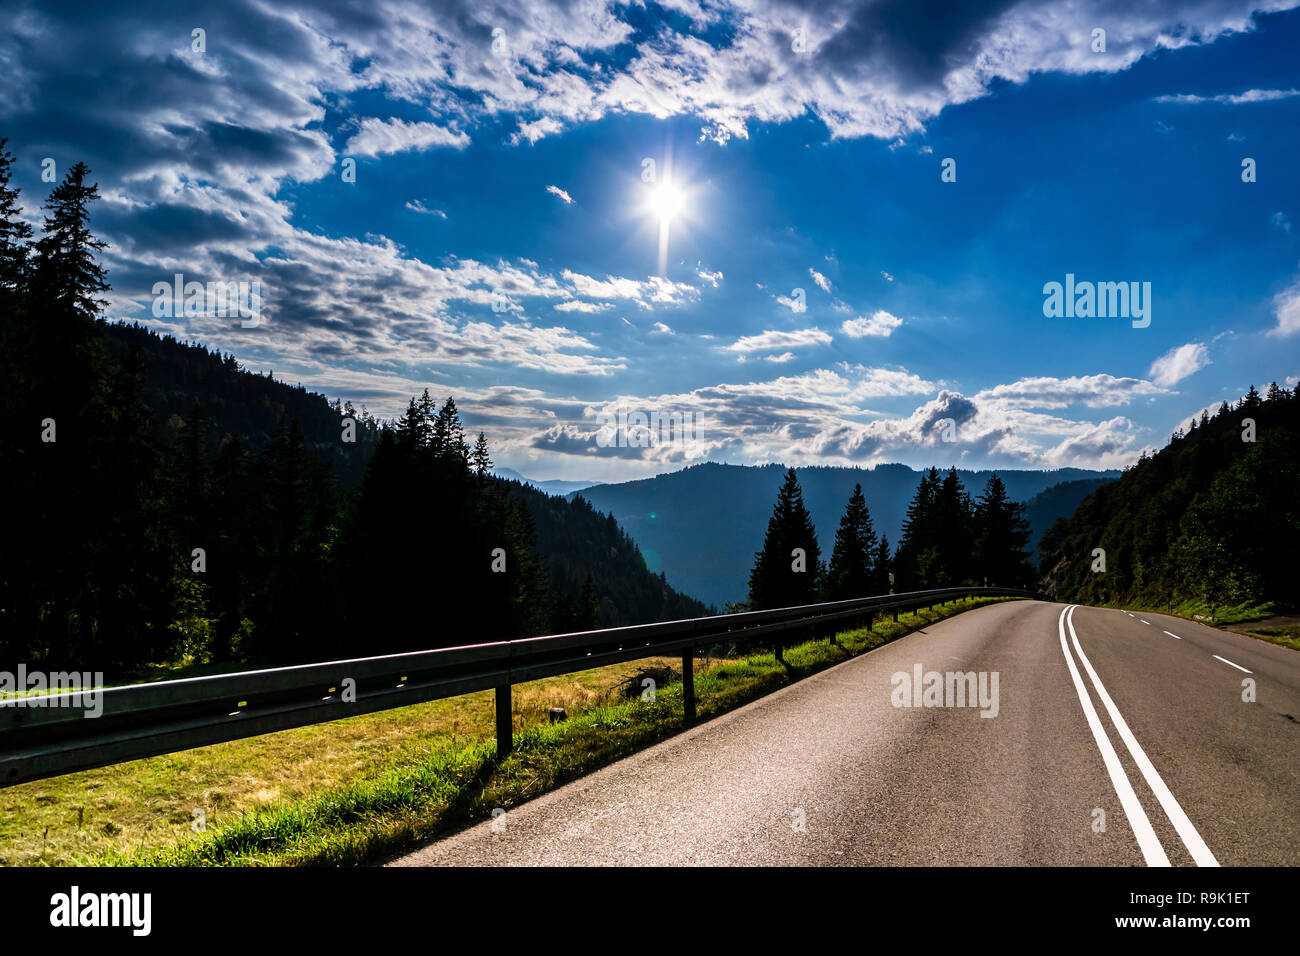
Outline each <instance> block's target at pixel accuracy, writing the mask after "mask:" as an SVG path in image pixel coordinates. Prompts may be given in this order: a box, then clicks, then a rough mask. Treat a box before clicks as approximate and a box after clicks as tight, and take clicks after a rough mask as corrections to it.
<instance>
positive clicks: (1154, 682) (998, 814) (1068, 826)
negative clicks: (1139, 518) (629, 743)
mask: <svg viewBox="0 0 1300 956" xmlns="http://www.w3.org/2000/svg"><path fill="white" fill-rule="evenodd" d="M1070 607H1071V606H1069V605H1061V604H1047V603H1041V602H1036V601H1023V602H1013V603H1006V604H997V605H991V606H988V607H984V608H980V609H977V610H974V611H968V612H966V613H964V614H960V615H958V616H956V617H953V618H949V619H947V620H945V621H941V622H939V623H938V624H935V625H933V626H932V627H929V628H927V629H925V630H924V631H918V632H916V633H913V634H910V635H908V636H906V637H903V638H901V639H899V640H897V641H895V642H893V643H891V644H887V645H885V646H884V647H881V648H879V649H877V650H875V651H872V652H871V653H869V654H865V655H862V656H861V657H858V658H855V659H853V660H850V661H846V662H845V663H843V664H840V665H838V666H836V667H833V668H830V669H829V670H826V671H823V672H821V673H819V674H817V675H815V676H813V677H810V678H807V679H806V680H803V681H800V682H798V683H797V684H794V685H791V686H789V687H786V688H783V689H782V690H780V691H778V692H776V693H774V694H771V695H769V696H767V697H764V698H762V699H761V700H758V701H755V702H753V703H751V704H749V705H747V706H745V707H743V708H740V709H738V710H736V711H733V712H731V713H729V714H726V715H724V716H722V717H718V718H716V719H714V720H711V721H709V722H708V723H705V724H702V725H700V726H698V727H695V728H693V729H692V730H690V731H688V732H686V733H683V734H681V735H679V736H677V737H675V738H673V739H671V740H668V741H665V742H664V743H662V744H659V745H657V746H654V747H651V748H649V749H647V750H645V751H642V752H641V753H638V754H636V755H634V756H632V757H628V758H626V759H624V760H621V761H619V762H618V763H616V764H613V765H611V766H609V767H606V768H605V769H603V770H600V771H598V772H596V773H594V774H591V775H590V776H587V777H584V778H583V779H581V780H578V781H575V782H573V783H571V784H568V785H567V786H564V787H562V788H560V789H558V790H555V791H553V792H552V793H549V794H546V795H544V796H542V797H539V798H537V799H536V800H532V801H530V802H528V803H526V804H524V805H522V806H519V807H515V808H513V809H511V810H509V811H508V812H507V813H506V814H505V815H504V816H503V817H501V818H499V819H498V820H497V821H495V824H496V825H495V827H494V825H493V823H492V822H485V823H483V824H480V825H477V826H474V827H471V828H469V829H467V830H464V831H462V832H460V833H458V834H455V835H452V836H450V837H448V838H446V839H442V840H439V841H437V842H435V843H432V844H430V845H429V846H426V847H424V848H422V849H420V850H418V851H416V852H414V853H412V854H410V855H408V856H405V857H403V858H401V859H399V860H396V861H394V862H393V863H392V864H390V865H395V866H427V865H487V866H500V865H625V864H643V865H646V864H649V865H682V864H687V865H701V864H704V865H710V864H712V865H751V864H761V865H808V864H812V865H837V864H844V865H940V866H963V865H1010V864H1016V865H1020V864H1030V865H1034V864H1042V865H1066V866H1073V865H1120V866H1142V865H1144V864H1146V865H1174V866H1192V865H1198V864H1199V865H1205V866H1209V865H1223V866H1231V865H1248V864H1249V865H1278V864H1280V865H1290V866H1294V865H1296V864H1298V863H1300V723H1297V721H1300V653H1297V652H1295V651H1293V650H1290V649H1288V648H1284V647H1278V646H1275V645H1270V644H1265V643H1263V642H1260V641H1257V640H1255V639H1253V638H1249V637H1245V636H1242V635H1236V634H1231V633H1225V632H1223V631H1219V630H1216V629H1214V628H1210V627H1206V626H1203V625H1199V624H1193V623H1189V622H1187V621H1184V620H1181V619H1178V618H1173V617H1168V616H1165V615H1160V614H1154V615H1153V614H1141V615H1133V616H1131V615H1129V614H1128V613H1127V612H1124V611H1118V610H1102V609H1097V608H1087V607H1078V608H1075V609H1074V610H1073V611H1070ZM1216 655H1217V657H1216ZM918 664H919V665H920V666H921V671H922V672H923V673H925V672H930V671H934V672H939V673H942V674H945V675H946V674H947V673H948V672H954V673H958V672H961V673H969V672H975V673H976V674H979V673H980V672H983V673H984V675H985V678H984V679H985V688H986V691H987V693H986V698H985V699H986V702H987V703H988V705H989V706H985V707H983V708H981V707H980V706H895V702H896V701H897V702H900V703H901V702H902V699H901V695H902V693H903V690H902V687H903V686H904V685H906V686H907V687H908V688H909V690H910V689H911V688H912V687H913V681H914V676H913V675H914V669H915V667H916V665H918ZM994 672H996V673H997V675H998V676H997V684H996V688H997V695H996V703H997V706H996V715H995V716H994V707H993V706H992V692H993V687H994V686H995V685H994V684H993V683H992V674H993V673H994ZM900 673H901V674H904V675H906V677H907V680H905V681H904V680H902V679H898V680H895V679H894V675H896V674H900ZM977 680H978V678H977ZM1247 680H1253V681H1254V694H1255V699H1254V701H1253V702H1248V701H1244V700H1243V693H1244V692H1245V690H1246V688H1245V687H1244V686H1243V681H1247ZM957 683H958V682H957V681H956V680H954V682H953V690H954V691H955V690H956V688H957ZM946 684H947V681H946V679H945V686H944V690H943V691H941V692H940V693H939V695H938V696H944V695H945V694H946V689H947V688H946ZM932 693H933V692H932ZM1081 695H1082V696H1081ZM919 699H920V702H922V703H924V701H925V696H924V693H923V694H922V695H920V698H919ZM1085 700H1086V701H1087V704H1086V705H1085V703H1084V701H1085ZM945 703H947V702H945ZM950 703H952V704H954V705H955V704H958V703H960V701H959V700H958V699H957V698H956V697H955V696H954V697H953V699H952V700H951V701H950ZM968 703H969V702H968ZM977 703H978V702H977ZM1090 712H1091V713H1090ZM982 713H988V714H990V716H987V717H986V716H982ZM502 824H504V826H503V825H502ZM1103 826H1104V829H1102V827H1103Z"/></svg>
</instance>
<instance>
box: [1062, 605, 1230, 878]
mask: <svg viewBox="0 0 1300 956" xmlns="http://www.w3.org/2000/svg"><path fill="white" fill-rule="evenodd" d="M1076 607H1077V605H1076ZM1065 622H1066V624H1068V625H1069V627H1070V640H1071V642H1072V643H1073V644H1074V650H1075V653H1077V654H1078V655H1079V661H1080V662H1081V663H1082V664H1083V669H1084V670H1086V671H1087V672H1088V676H1089V677H1090V678H1092V686H1093V687H1094V688H1096V690H1097V696H1098V697H1099V698H1101V702H1102V704H1103V705H1104V706H1105V708H1106V713H1108V714H1110V719H1111V722H1112V723H1114V724H1115V729H1116V730H1118V731H1119V736H1120V739H1121V740H1123V741H1124V746H1126V747H1128V752H1129V754H1130V755H1131V756H1132V757H1133V762H1134V763H1136V764H1137V765H1138V769H1139V770H1141V771H1142V778H1143V779H1144V780H1146V782H1147V786H1148V787H1150V788H1151V792H1152V793H1154V794H1155V795H1156V799H1157V800H1159V801H1160V806H1161V807H1162V808H1163V809H1164V811H1165V816H1167V817H1168V818H1169V822H1170V823H1172V824H1173V825H1174V829H1175V830H1177V831H1178V835H1179V836H1180V837H1182V838H1183V844H1184V845H1185V846H1186V847H1187V852H1189V853H1190V854H1191V855H1192V859H1193V860H1195V861H1196V865H1197V866H1218V865H1219V861H1218V860H1216V859H1215V858H1214V854H1213V853H1211V852H1210V848H1209V847H1208V846H1206V845H1205V841H1204V840H1203V839H1201V835H1200V834H1199V833H1198V832H1196V827H1194V826H1193V825H1192V821H1191V820H1189V819H1188V818H1187V814H1186V813H1184V812H1183V808H1182V807H1181V806H1180V805H1179V803H1178V801H1177V800H1176V799H1175V798H1174V795H1173V793H1172V791H1170V789H1169V787H1168V786H1166V785H1165V782H1164V780H1163V779H1162V778H1161V776H1160V774H1159V773H1158V772H1157V771H1156V768H1155V766H1154V765H1153V764H1152V763H1151V760H1150V758H1148V757H1147V754H1146V751H1145V750H1143V749H1142V745H1141V744H1139V743H1138V742H1137V738H1136V737H1134V736H1133V731H1131V730H1129V727H1128V723H1127V722H1126V721H1125V720H1124V717H1123V716H1122V715H1121V714H1120V712H1119V708H1118V707H1116V706H1115V702H1114V701H1113V700H1111V699H1110V694H1108V693H1106V688H1105V687H1104V686H1103V685H1102V683H1101V678H1100V677H1098V676H1097V672H1096V671H1095V670H1093V669H1092V664H1091V663H1090V662H1089V661H1088V655H1086V654H1084V653H1083V648H1082V647H1080V646H1079V635H1078V634H1077V633H1075V630H1074V608H1070V613H1069V616H1068V617H1067V618H1066V621H1065ZM1234 666H1235V665H1234Z"/></svg>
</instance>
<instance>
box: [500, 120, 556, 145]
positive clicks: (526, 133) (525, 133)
mask: <svg viewBox="0 0 1300 956" xmlns="http://www.w3.org/2000/svg"><path fill="white" fill-rule="evenodd" d="M562 129H564V126H563V125H562V124H561V123H560V121H559V120H557V119H555V118H554V117H551V116H543V117H542V118H541V119H536V120H533V121H532V122H531V123H524V122H521V123H520V124H519V129H517V130H516V131H515V132H513V133H511V134H510V145H511V146H518V145H519V144H520V143H522V142H524V141H527V142H528V143H529V144H530V145H532V144H535V143H536V142H537V141H538V140H539V139H541V138H542V137H543V136H550V135H552V134H554V133H558V132H560V130H562Z"/></svg>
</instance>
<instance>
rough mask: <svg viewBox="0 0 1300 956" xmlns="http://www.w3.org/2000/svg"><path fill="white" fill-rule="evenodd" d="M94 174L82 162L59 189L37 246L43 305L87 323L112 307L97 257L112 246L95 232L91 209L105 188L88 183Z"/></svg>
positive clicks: (47, 207) (48, 205)
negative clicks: (103, 297)
mask: <svg viewBox="0 0 1300 956" xmlns="http://www.w3.org/2000/svg"><path fill="white" fill-rule="evenodd" d="M89 174H90V170H89V169H87V168H86V164H85V163H77V164H76V165H75V166H73V167H72V168H71V169H70V170H68V174H67V175H66V176H65V177H64V179H63V182H62V183H60V184H59V185H58V186H56V187H55V188H54V190H53V191H52V192H51V193H50V198H49V199H48V200H46V203H45V206H44V209H45V211H46V216H45V232H44V235H42V236H41V238H40V239H39V240H37V242H36V284H37V288H38V290H39V292H40V295H41V297H42V299H43V301H45V302H48V303H51V304H57V305H58V306H60V307H61V308H62V309H64V310H65V311H67V312H70V313H73V314H75V315H78V316H80V317H82V318H83V319H94V318H96V317H98V315H99V312H100V310H101V309H102V308H103V307H104V306H105V305H107V303H106V302H105V301H104V300H103V299H101V298H100V294H101V293H103V292H106V291H107V290H108V282H107V280H106V279H105V274H104V269H103V267H102V266H100V264H99V262H98V261H97V259H96V256H97V255H98V254H99V253H100V252H103V250H104V249H106V248H107V244H106V243H104V242H102V241H100V240H99V239H96V238H95V236H94V234H93V233H92V232H91V231H90V204H91V203H92V202H94V201H95V200H96V199H98V198H99V185H98V184H97V183H91V184H89V185H88V184H87V183H86V177H87V176H88V175H89Z"/></svg>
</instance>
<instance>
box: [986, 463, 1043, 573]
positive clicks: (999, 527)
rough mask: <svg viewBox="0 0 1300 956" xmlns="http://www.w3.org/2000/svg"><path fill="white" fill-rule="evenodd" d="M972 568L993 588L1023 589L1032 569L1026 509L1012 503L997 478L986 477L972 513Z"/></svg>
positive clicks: (1016, 503) (995, 476) (1002, 484)
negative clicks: (973, 527)
mask: <svg viewBox="0 0 1300 956" xmlns="http://www.w3.org/2000/svg"><path fill="white" fill-rule="evenodd" d="M975 527H976V538H975V564H976V570H977V572H978V575H979V576H981V577H983V578H987V579H988V582H989V584H990V585H992V586H993V587H1004V588H1007V587H1022V586H1024V585H1025V584H1027V583H1028V582H1029V579H1030V577H1031V576H1032V573H1033V569H1032V568H1031V567H1030V564H1029V554H1028V552H1027V551H1026V548H1027V547H1028V545H1029V522H1028V521H1027V520H1025V506H1024V505H1023V504H1022V503H1021V502H1018V501H1012V500H1011V499H1010V497H1008V495H1007V486H1006V485H1005V484H1004V483H1003V482H1002V479H1001V478H999V477H998V476H997V475H991V476H989V480H988V482H987V483H986V484H985V486H984V493H983V494H982V495H980V497H979V501H978V503H977V505H976V509H975Z"/></svg>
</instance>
